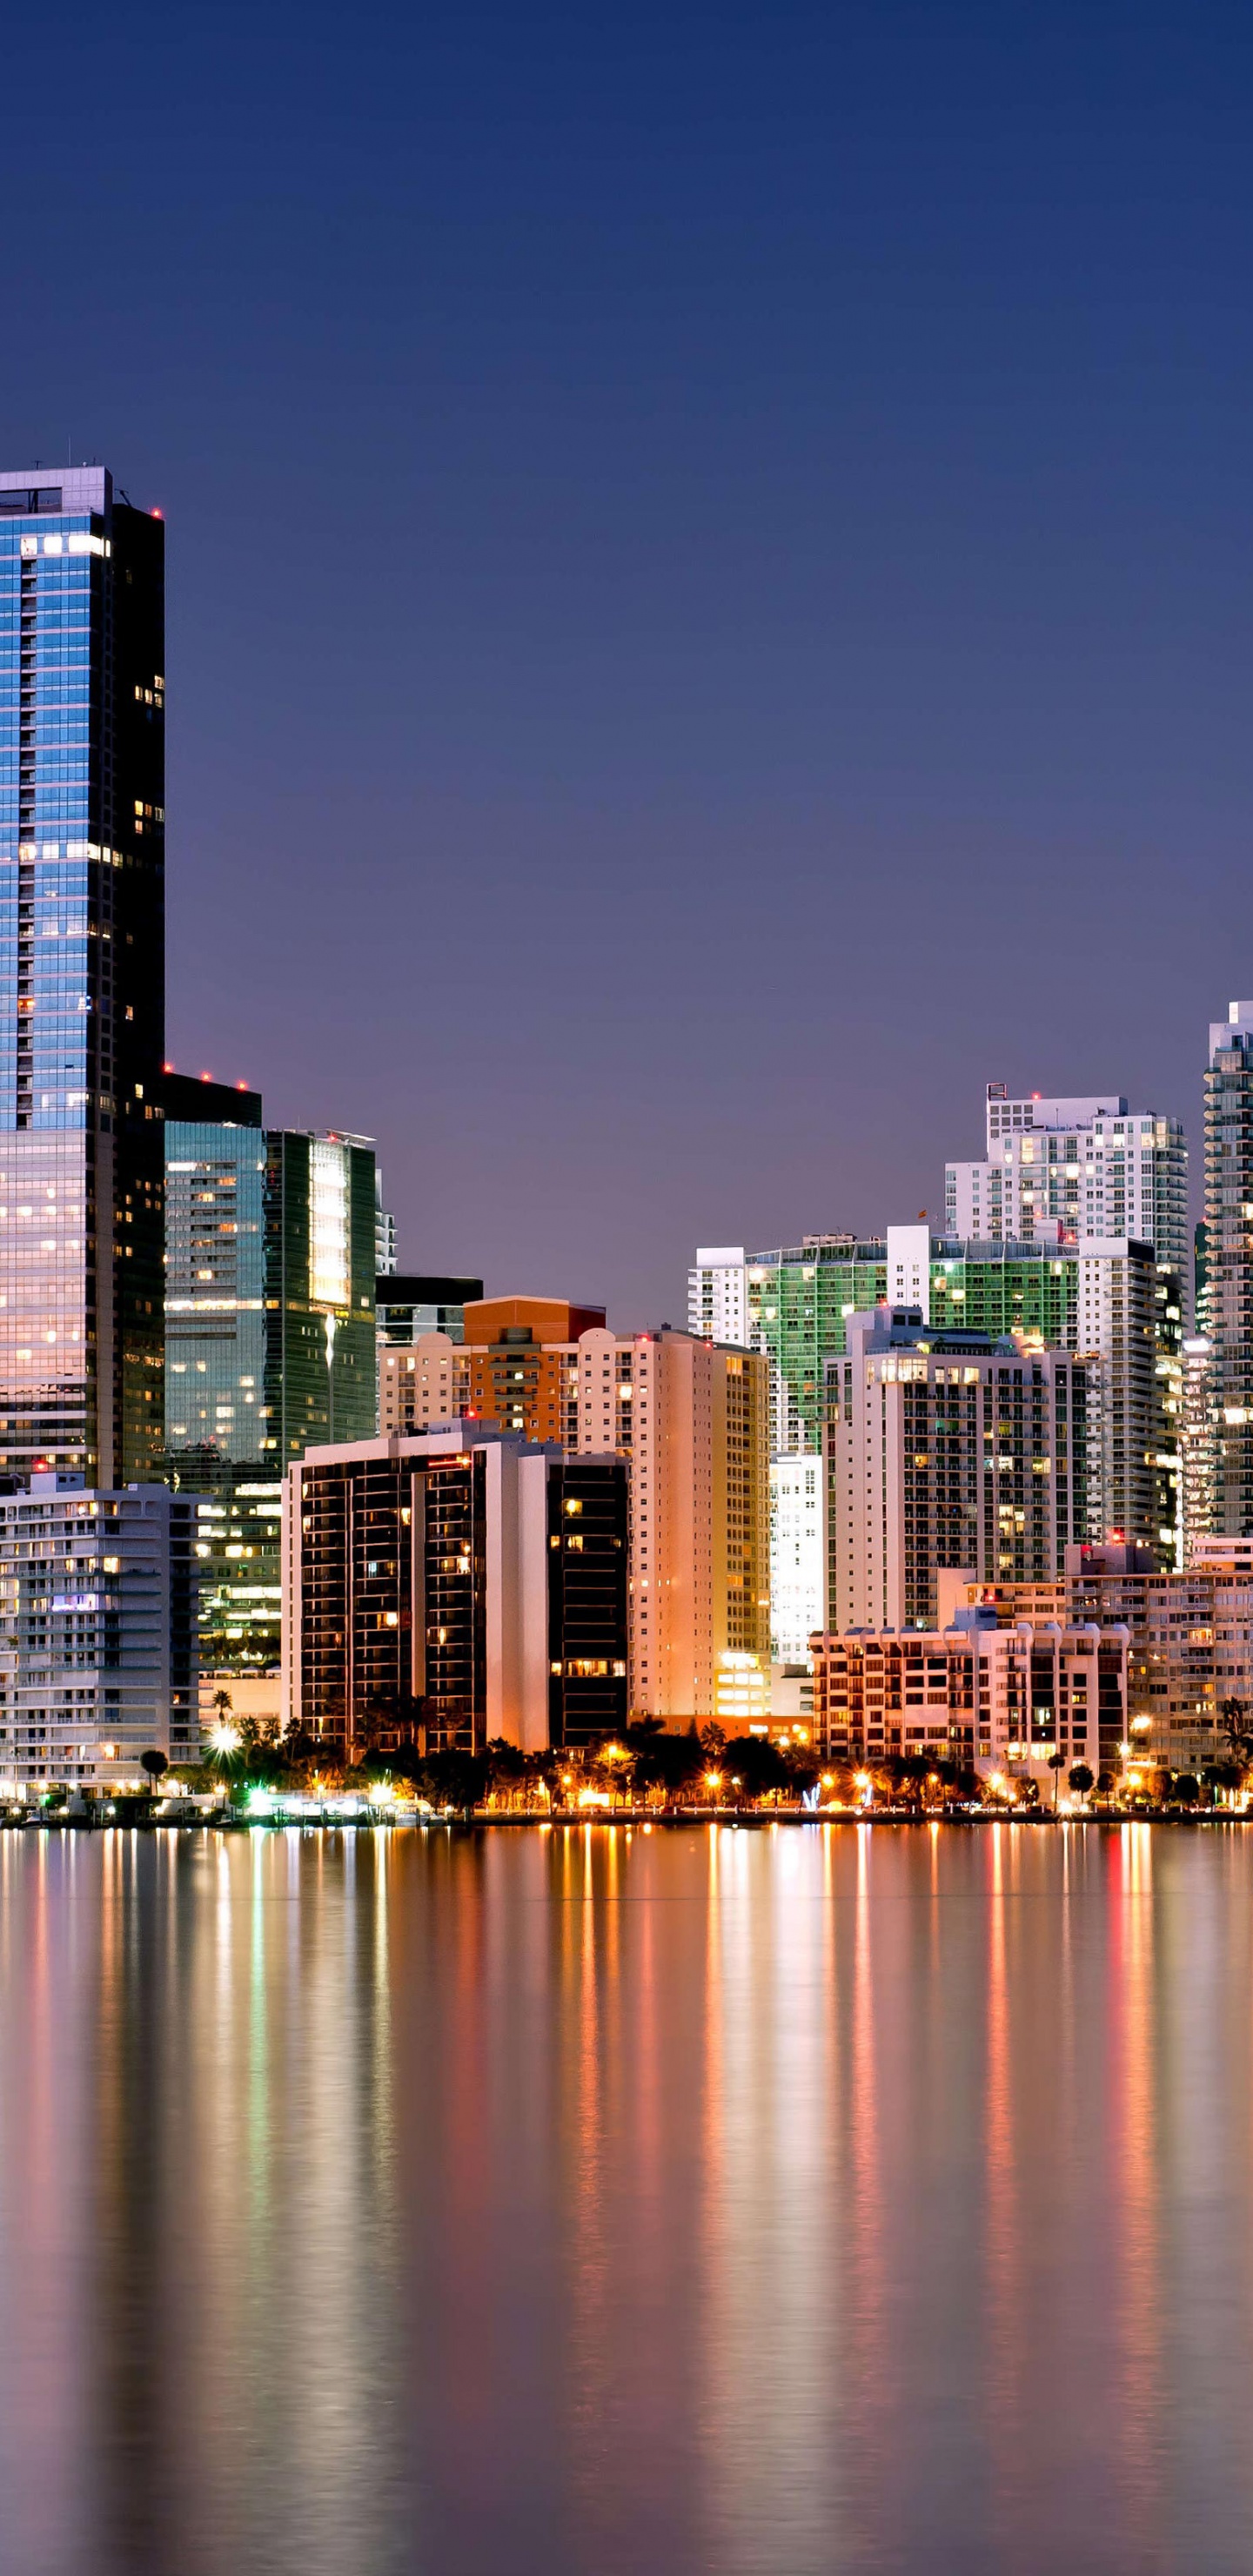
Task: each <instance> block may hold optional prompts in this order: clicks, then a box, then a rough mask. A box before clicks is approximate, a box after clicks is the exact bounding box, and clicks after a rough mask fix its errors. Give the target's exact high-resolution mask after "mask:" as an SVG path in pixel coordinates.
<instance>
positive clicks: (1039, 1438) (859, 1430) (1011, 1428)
mask: <svg viewBox="0 0 1253 2576" xmlns="http://www.w3.org/2000/svg"><path fill="white" fill-rule="evenodd" d="M916 1311H917V1310H916V1309H914V1308H908V1309H892V1308H890V1307H889V1308H880V1309H879V1310H878V1311H877V1312H876V1313H874V1314H866V1315H854V1316H852V1317H851V1318H850V1321H849V1328H848V1351H847V1355H846V1356H845V1357H844V1358H843V1359H834V1360H830V1361H828V1363H827V1435H826V1468H827V1493H826V1511H827V1566H828V1575H827V1579H828V1618H827V1625H828V1627H829V1629H831V1630H840V1631H843V1630H845V1629H849V1628H913V1627H923V1628H928V1627H933V1626H934V1624H935V1619H936V1603H937V1594H936V1577H937V1574H938V1573H939V1571H940V1570H941V1569H942V1568H946V1567H962V1568H965V1569H967V1570H968V1571H969V1572H970V1573H971V1574H972V1576H974V1577H975V1578H976V1579H977V1580H978V1581H980V1582H995V1581H1004V1580H1005V1579H1006V1578H1009V1579H1011V1580H1014V1581H1018V1582H1027V1581H1034V1582H1040V1581H1045V1580H1048V1579H1050V1578H1053V1577H1055V1576H1057V1575H1058V1574H1060V1572H1061V1570H1062V1567H1063V1565H1064V1563H1065V1551H1066V1549H1067V1547H1068V1546H1069V1545H1070V1544H1071V1542H1072V1541H1074V1540H1079V1539H1085V1538H1087V1537H1088V1535H1089V1529H1088V1505H1087V1484H1088V1460H1089V1445H1090V1404H1089V1394H1090V1386H1091V1379H1092V1376H1093V1370H1092V1365H1091V1363H1090V1362H1087V1361H1085V1360H1083V1359H1081V1358H1078V1357H1074V1358H1072V1357H1071V1356H1070V1354H1069V1353H1065V1352H1060V1351H1044V1350H1041V1351H1026V1350H1023V1349H1021V1348H1020V1347H1019V1346H1018V1345H1017V1344H1016V1343H1015V1342H1014V1341H1012V1340H1011V1339H1009V1338H1005V1339H1000V1338H998V1339H996V1340H993V1339H992V1338H991V1337H990V1336H989V1335H988V1334H985V1333H977V1332H966V1331H956V1332H941V1331H939V1330H938V1329H937V1328H936V1327H935V1326H934V1325H931V1326H925V1325H921V1324H919V1323H917V1322H916V1321H914V1320H911V1318H912V1317H913V1316H915V1315H916Z"/></svg>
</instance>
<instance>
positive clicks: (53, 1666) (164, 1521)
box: [0, 1473, 199, 1796]
mask: <svg viewBox="0 0 1253 2576" xmlns="http://www.w3.org/2000/svg"><path fill="white" fill-rule="evenodd" d="M194 1543H195V1519H194V1511H193V1507H192V1505H191V1503H190V1502H187V1501H183V1500H182V1499H180V1497H179V1496H177V1495H175V1494H171V1493H170V1492H169V1491H168V1489H167V1487H165V1486H164V1485H150V1486H143V1485H130V1486H127V1487H126V1489H125V1490H124V1491H122V1492H111V1493H101V1492H91V1491H88V1490H87V1489H86V1488H85V1487H84V1486H83V1484H82V1483H81V1480H80V1479H78V1478H77V1477H73V1476H69V1475H60V1476H58V1475H56V1474H55V1473H48V1474H43V1475H36V1476H34V1477H33V1478H32V1479H31V1485H30V1490H29V1492H27V1493H21V1494H15V1495H4V1496H0V1795H4V1796H15V1795H16V1796H22V1795H26V1794H31V1793H37V1792H38V1791H39V1790H40V1789H41V1788H42V1787H48V1786H53V1785H57V1784H61V1783H64V1784H67V1785H69V1786H71V1787H74V1788H91V1789H111V1788H120V1787H123V1786H126V1785H131V1786H134V1787H138V1788H142V1787H144V1786H146V1785H147V1782H146V1778H145V1774H144V1772H143V1771H142V1769H141V1767H140V1755H141V1754H142V1753H146V1752H148V1751H149V1750H155V1751H157V1752H161V1753H164V1754H166V1756H167V1757H168V1759H169V1760H170V1761H172V1762H179V1761H182V1762H189V1761H194V1760H195V1759H196V1758H197V1754H198V1749H199V1718H198V1711H197V1692H196V1672H197V1663H196V1558H195V1544H194Z"/></svg>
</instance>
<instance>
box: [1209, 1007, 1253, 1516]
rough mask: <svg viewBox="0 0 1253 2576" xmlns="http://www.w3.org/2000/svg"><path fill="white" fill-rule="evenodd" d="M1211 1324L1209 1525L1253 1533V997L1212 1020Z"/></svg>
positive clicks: (1210, 1057)
mask: <svg viewBox="0 0 1253 2576" xmlns="http://www.w3.org/2000/svg"><path fill="white" fill-rule="evenodd" d="M1205 1304H1206V1320H1205V1330H1206V1333H1207V1335H1208V1338H1209V1341H1210V1344H1211V1358H1210V1370H1211V1380H1210V1383H1211V1394H1212V1401H1213V1476H1214V1490H1213V1496H1212V1500H1211V1503H1210V1507H1209V1511H1208V1514H1207V1516H1206V1517H1207V1521H1208V1525H1209V1527H1210V1528H1211V1529H1212V1530H1213V1531H1215V1532H1218V1533H1221V1534H1222V1535H1223V1536H1225V1537H1228V1538H1240V1537H1244V1536H1246V1535H1247V1534H1248V1532H1250V1531H1251V1530H1253V1002H1232V1003H1231V1004H1230V1006H1229V1008H1228V1012H1227V1017H1226V1019H1225V1020H1218V1021H1216V1022H1214V1023H1213V1024H1212V1025H1211V1028H1210V1033H1209V1064H1208V1068H1207V1070H1206V1075H1205Z"/></svg>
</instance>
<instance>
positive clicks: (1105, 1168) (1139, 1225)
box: [944, 1082, 1188, 1280]
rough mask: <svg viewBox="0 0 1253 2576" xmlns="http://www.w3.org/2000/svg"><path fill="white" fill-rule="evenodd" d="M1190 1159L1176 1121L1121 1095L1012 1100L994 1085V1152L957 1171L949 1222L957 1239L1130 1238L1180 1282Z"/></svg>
mask: <svg viewBox="0 0 1253 2576" xmlns="http://www.w3.org/2000/svg"><path fill="white" fill-rule="evenodd" d="M1187 1182H1188V1158H1187V1147H1186V1145H1185V1142H1184V1135H1183V1129H1182V1127H1181V1126H1180V1124H1179V1121H1178V1119H1176V1118H1163V1117H1161V1116H1159V1115H1157V1114H1156V1113H1153V1112H1149V1113H1145V1112H1135V1113H1132V1112H1130V1111H1129V1110H1128V1107H1127V1103H1126V1101H1125V1099H1124V1098H1123V1097H1122V1095H1121V1093H1115V1092H1106V1093H1102V1094H1100V1095H1094V1096H1092V1097H1090V1098H1086V1099H1070V1100H1061V1099H1057V1100H1045V1099H1042V1098H1040V1097H1038V1096H1037V1095H1036V1094H1032V1095H1031V1097H1030V1098H1027V1099H1021V1100H1011V1099H1010V1098H1009V1096H1008V1094H1007V1091H1006V1088H1005V1085H1004V1084H1003V1083H995V1082H994V1083H989V1085H988V1092H987V1152H986V1156H985V1158H984V1159H983V1160H982V1161H980V1162H970V1163H949V1164H947V1165H946V1167H945V1175H944V1223H945V1229H946V1231H947V1232H948V1233H949V1234H950V1235H955V1236H959V1237H964V1238H970V1239H972V1240H973V1239H974V1238H976V1237H1000V1236H1012V1237H1014V1238H1015V1239H1017V1240H1018V1241H1023V1242H1025V1241H1029V1240H1030V1239H1031V1238H1032V1236H1034V1235H1035V1234H1037V1233H1038V1232H1039V1231H1040V1230H1041V1229H1042V1228H1052V1229H1054V1230H1056V1229H1057V1228H1058V1227H1060V1228H1061V1231H1062V1234H1063V1236H1066V1237H1069V1238H1071V1239H1072V1240H1076V1239H1077V1238H1078V1237H1079V1236H1080V1235H1088V1236H1092V1237H1095V1236H1121V1235H1130V1236H1132V1237H1133V1238H1134V1239H1135V1240H1136V1241H1137V1242H1140V1243H1148V1244H1151V1245H1152V1247H1153V1251H1154V1253H1155V1255H1156V1258H1157V1260H1158V1262H1159V1263H1160V1265H1161V1267H1162V1269H1164V1270H1170V1271H1173V1272H1174V1273H1175V1274H1176V1276H1177V1277H1178V1278H1179V1279H1181V1280H1182V1279H1183V1278H1184V1277H1185V1276H1186V1273H1187V1262H1188V1239H1187V1238H1188V1188H1187Z"/></svg>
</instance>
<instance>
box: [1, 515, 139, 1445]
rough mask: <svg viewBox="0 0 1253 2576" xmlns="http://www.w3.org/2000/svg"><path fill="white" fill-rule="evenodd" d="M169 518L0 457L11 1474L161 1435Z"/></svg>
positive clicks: (5, 1265)
mask: <svg viewBox="0 0 1253 2576" xmlns="http://www.w3.org/2000/svg"><path fill="white" fill-rule="evenodd" d="M164 535H165V531H164V528H163V526H162V523H161V520H160V518H159V517H158V516H156V515H155V514H150V513H148V512H146V511H143V510H138V509H135V508H134V507H133V506H132V504H131V503H130V502H129V501H128V500H127V499H126V498H125V496H124V495H123V494H122V493H120V492H115V490H114V485H113V478H112V476H111V475H110V474H109V473H107V472H106V471H105V469H104V468H103V467H102V466H89V467H81V468H75V469H73V470H70V469H65V470H63V471H61V472H57V473H54V472H53V470H52V469H51V468H46V469H45V468H37V469H32V470H30V471H28V472H9V473H0V1474H4V1473H6V1472H7V1473H8V1474H10V1475H12V1474H14V1473H17V1474H27V1473H29V1472H30V1471H31V1470H32V1469H34V1468H36V1467H42V1468H45V1469H47V1470H51V1471H53V1472H55V1471H56V1470H58V1469H64V1470H65V1471H67V1472H70V1473H74V1472H77V1473H80V1474H82V1475H84V1476H85V1477H86V1479H87V1483H88V1485H89V1486H96V1487H111V1486H114V1485H120V1484H124V1483H127V1482H129V1481H131V1480H132V1479H137V1478H138V1479H142V1478H144V1477H145V1476H147V1475H150V1474H151V1472H152V1469H151V1462H152V1460H153V1458H154V1457H155V1455H156V1453H157V1451H158V1450H159V1448H160V1444H161V1414H162V1404H161V1379H162V1359H163V1322H162V1286H163V1282H162V1253H163V1238H162V1146H161V1102H160V1084H161V1058H162V1052H163V1043H164V1022H165V993H164V974H165V953H164V950H165V933H164V875H165V753H164V723H165V646H164V632H165V611H164Z"/></svg>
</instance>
